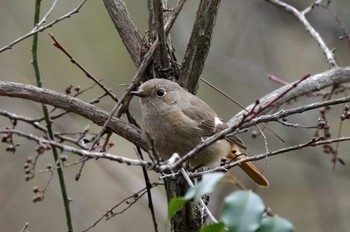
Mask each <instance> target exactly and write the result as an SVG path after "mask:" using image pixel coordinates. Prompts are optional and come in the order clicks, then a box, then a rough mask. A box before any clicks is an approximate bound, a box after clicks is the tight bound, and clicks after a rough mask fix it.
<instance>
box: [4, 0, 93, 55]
mask: <svg viewBox="0 0 350 232" xmlns="http://www.w3.org/2000/svg"><path fill="white" fill-rule="evenodd" d="M86 1H87V0H83V1H82V2H81V3H80V4H79V5H78V6H77V7H76V8H74V9H73V10H72V11H70V12H68V13H67V14H65V15H63V16H61V17H59V18H57V19H55V20H53V21H52V22H50V23H48V24H46V25H45V26H41V27H39V28H36V29H35V30H34V29H32V30H31V31H30V32H28V33H27V34H25V35H23V36H21V37H19V38H17V39H16V40H14V41H13V42H11V43H9V44H8V45H6V46H4V47H2V48H0V53H1V52H3V51H5V50H8V49H11V48H12V47H13V46H14V45H15V44H17V43H19V42H21V41H22V40H25V39H27V38H29V37H31V36H33V35H34V34H36V33H38V32H42V31H44V30H46V29H47V28H49V27H52V26H53V25H55V24H56V23H58V22H60V21H62V20H64V19H67V18H70V17H71V16H72V15H74V14H77V13H78V12H79V11H80V9H81V8H82V7H83V5H84V3H85V2H86ZM34 28H35V27H34Z"/></svg>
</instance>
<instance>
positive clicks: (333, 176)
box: [0, 0, 350, 232]
mask: <svg viewBox="0 0 350 232" xmlns="http://www.w3.org/2000/svg"><path fill="white" fill-rule="evenodd" d="M171 2H174V1H171ZM288 2H289V3H290V4H293V5H294V6H295V7H297V8H298V9H304V8H305V7H306V6H308V5H309V4H312V3H313V1H305V0H294V1H288ZM79 3H80V1H78V0H72V1H59V2H58V4H57V6H56V9H55V10H54V12H53V13H52V14H51V16H50V17H49V19H48V20H47V21H48V22H50V21H52V20H54V19H56V18H57V17H60V16H62V15H64V14H66V13H67V12H68V11H70V10H71V9H73V8H75V7H76V6H77V5H78V4H79ZM126 3H127V6H128V7H129V10H130V14H131V16H132V17H133V19H134V22H135V24H136V25H137V26H138V28H139V30H140V32H141V34H144V32H145V31H146V30H147V12H146V1H138V0H128V1H126ZM34 4H35V2H34V0H31V1H21V0H2V1H1V7H0V47H3V46H5V45H7V44H9V43H10V42H11V41H13V40H15V39H16V38H18V37H20V36H22V35H24V34H25V33H27V32H28V31H30V30H31V29H32V27H33V25H32V24H33V23H32V22H33V14H34ZM50 4H52V1H43V7H42V12H43V13H44V12H46V11H47V10H48V9H49V7H50ZM197 6H198V1H188V2H187V3H186V5H185V7H184V9H183V11H182V13H181V14H180V16H179V18H178V20H177V21H176V23H175V25H174V28H173V30H172V33H171V35H172V39H173V44H174V47H175V48H176V54H177V58H178V60H179V62H181V59H182V57H183V55H184V52H185V49H186V45H187V42H188V40H189V37H190V33H191V29H192V25H193V21H194V17H195V12H196V8H197ZM349 7H350V2H348V1H332V2H331V5H330V6H329V8H328V9H324V8H316V9H314V10H313V11H312V12H311V13H310V14H309V15H308V19H309V20H310V22H311V23H312V25H314V27H315V28H316V29H317V30H318V31H319V32H320V34H321V35H322V37H323V38H324V39H325V42H326V43H327V45H328V46H329V47H330V48H334V49H335V55H336V60H337V62H338V64H339V65H340V66H347V65H349V60H350V54H349V44H348V43H347V42H346V41H340V40H339V36H341V35H342V33H343V29H342V28H341V27H340V26H339V23H338V22H337V20H336V18H335V16H336V17H337V18H338V19H339V21H340V22H341V24H342V27H343V28H345V29H346V30H347V31H350V23H349V22H350V14H349V13H348V10H349ZM43 13H42V15H43ZM48 32H50V33H52V34H54V36H55V37H56V39H57V40H58V41H59V42H60V43H61V44H62V45H63V46H64V47H65V48H66V49H67V50H68V51H69V52H70V53H71V54H72V55H73V56H74V57H75V58H76V59H77V60H78V61H79V62H80V63H81V64H82V65H83V66H84V67H86V68H87V69H88V70H89V71H90V72H91V73H92V74H93V75H95V76H96V77H97V78H98V79H103V83H104V84H105V85H107V86H108V87H109V88H111V89H112V90H113V92H114V93H115V94H117V95H119V96H120V95H121V94H122V93H123V91H124V89H125V87H121V85H122V84H128V83H129V82H130V80H131V78H132V77H133V76H134V73H135V72H136V68H135V66H134V65H133V63H132V61H131V59H130V57H129V55H128V53H127V51H126V49H125V48H124V46H123V44H122V42H121V40H120V39H119V37H118V33H117V32H116V30H115V28H114V25H113V23H112V22H111V20H110V18H109V15H108V13H107V11H106V9H105V7H104V4H103V2H102V1H88V2H87V3H86V4H85V5H84V6H83V8H82V9H81V11H80V12H79V14H76V15H73V16H72V17H71V18H70V19H67V20H64V21H62V22H60V23H58V24H56V25H55V26H54V27H52V28H50V29H48V30H46V31H44V32H43V33H41V34H40V37H39V65H40V69H41V74H42V78H43V84H44V86H45V87H46V88H49V89H53V90H55V91H59V92H64V90H65V88H66V87H67V86H69V85H70V84H72V85H73V86H80V87H81V88H82V89H83V88H87V87H89V86H91V85H92V82H91V81H90V80H88V79H87V78H86V77H85V75H84V74H83V73H82V72H81V71H79V70H78V69H77V68H76V67H75V66H74V65H72V64H71V63H70V61H69V60H68V59H67V57H65V56H64V55H63V54H62V53H61V52H60V51H59V50H58V49H56V48H55V47H53V46H52V42H51V39H50V37H49V36H48ZM31 43H32V39H31V38H29V39H26V40H24V41H22V42H21V43H19V44H17V45H15V46H14V47H13V48H12V49H11V50H7V51H5V52H2V53H0V70H1V75H0V80H2V81H14V82H21V83H26V84H33V85H35V77H34V72H33V67H32V65H31V63H30V62H31ZM327 69H328V65H327V63H326V59H325V58H324V56H323V54H322V51H321V50H320V49H319V47H318V45H317V44H316V42H315V41H314V40H312V39H311V37H310V36H309V35H308V34H307V33H306V32H305V29H304V28H303V26H302V25H301V24H300V23H299V22H298V21H297V20H296V19H295V18H294V17H293V16H291V15H288V14H287V13H285V12H284V11H282V10H280V9H277V8H276V7H274V6H271V5H269V4H268V3H266V2H264V1H262V0H249V1H246V0H236V1H230V0H223V1H222V3H221V6H220V10H219V17H218V19H217V22H216V27H215V30H214V35H213V41H212V47H211V50H210V52H209V56H208V59H207V62H206V66H205V69H204V72H203V75H202V77H203V78H204V79H206V80H208V81H210V82H211V83H213V84H214V85H216V86H217V87H218V88H220V89H221V90H223V91H224V92H226V93H228V94H230V95H231V96H232V97H233V98H235V99H236V100H237V101H239V102H240V103H241V104H242V105H248V104H251V103H252V102H254V101H255V100H256V99H258V98H260V97H262V96H264V95H265V94H267V93H269V92H271V91H272V90H274V89H276V88H278V87H280V85H279V84H277V83H274V82H271V81H269V80H268V79H267V75H268V74H274V75H276V76H278V77H280V78H281V79H283V80H286V81H288V82H292V81H295V80H297V79H299V78H301V77H302V76H304V75H305V74H307V73H311V74H316V73H319V72H323V71H325V70H327ZM101 93H102V91H101V90H100V89H98V88H96V87H95V88H94V89H93V90H90V91H89V92H88V93H86V94H83V95H81V96H80V98H81V99H83V100H86V101H89V100H91V99H94V98H95V97H96V96H98V95H100V94H101ZM198 95H199V96H200V97H201V98H202V99H204V100H205V101H206V102H208V103H209V104H210V105H211V106H212V107H213V108H214V109H215V110H216V111H217V113H218V114H219V115H220V116H222V117H223V118H224V119H225V120H228V119H229V118H231V117H232V116H233V115H235V114H236V113H237V112H238V111H240V108H239V107H238V106H236V105H235V104H233V103H232V102H231V101H229V100H228V99H226V98H225V97H224V96H222V95H221V94H220V93H218V92H217V91H215V90H214V89H212V88H210V87H208V86H207V85H206V84H205V83H203V82H201V83H200V88H199V92H198ZM317 100H320V99H317V98H312V99H305V100H303V101H301V102H299V103H296V104H297V105H301V104H305V103H306V102H313V101H317ZM113 105H114V102H113V101H111V100H108V99H104V100H103V101H101V103H99V104H98V106H99V107H101V108H102V109H104V110H106V111H110V110H111V109H112V107H113ZM285 107H290V106H285ZM0 109H1V110H7V111H9V112H13V113H16V114H19V115H25V116H27V117H32V118H37V117H40V116H41V115H42V113H41V106H40V105H39V104H36V103H33V102H29V101H25V100H19V99H12V98H5V97H1V98H0ZM131 111H132V113H133V114H134V115H135V116H136V117H139V108H138V103H137V102H136V101H133V102H132V104H131ZM342 112H343V108H342V106H338V107H333V108H332V110H331V113H330V114H328V117H329V118H328V119H329V122H330V124H331V132H332V135H333V136H334V137H336V136H337V133H338V128H339V126H340V123H339V115H340V114H341V113H342ZM318 117H319V112H318V111H313V112H307V113H306V114H303V115H300V116H295V117H291V118H289V121H290V122H298V123H300V124H302V125H316V124H317V119H318ZM6 125H10V122H9V120H8V119H6V118H3V117H0V127H3V126H6ZM87 125H89V126H90V127H91V129H90V131H91V132H98V131H99V127H97V126H96V125H93V124H91V123H90V122H89V121H87V120H85V119H84V118H81V117H79V116H76V115H73V114H68V115H66V116H64V117H62V118H60V119H59V120H57V121H55V124H54V126H55V129H56V130H59V131H62V132H67V133H69V132H76V131H82V130H83V128H85V127H86V126H87ZM269 127H270V128H271V129H273V130H274V131H275V132H276V133H278V135H279V136H281V137H282V138H283V139H284V140H285V141H286V143H282V142H281V141H280V140H279V139H278V138H277V137H276V136H274V135H273V134H271V133H269V132H266V136H267V141H268V143H269V149H270V150H274V149H278V148H282V147H285V146H291V145H295V144H298V143H303V142H307V141H309V140H310V139H311V138H312V136H313V134H314V131H313V130H304V129H292V128H286V127H283V126H281V125H280V124H275V123H270V124H269ZM17 129H21V130H23V131H25V132H29V133H34V134H37V135H40V133H39V132H38V131H35V130H33V128H32V127H30V126H28V125H26V124H23V123H20V124H19V125H18V127H17ZM349 129H350V128H349V125H348V123H347V122H345V123H343V125H342V135H347V136H349V132H348V131H349ZM241 137H242V138H243V139H244V141H245V143H246V144H247V145H248V146H249V152H248V153H249V154H251V155H255V154H260V153H263V152H264V151H265V145H264V140H263V138H262V137H261V136H260V137H258V138H256V139H253V138H252V136H251V131H250V132H247V133H246V134H244V135H242V136H241ZM112 141H113V142H114V144H115V146H114V147H113V148H112V149H111V150H110V153H113V154H119V155H124V156H129V157H134V158H135V157H136V156H135V151H134V148H133V146H132V144H130V143H129V142H127V141H125V140H124V139H122V138H120V137H119V136H113V137H112ZM16 142H17V143H20V147H19V148H18V149H17V152H16V153H15V154H11V153H8V152H6V151H5V148H6V147H5V145H4V144H0V154H1V155H0V206H1V207H0V228H1V229H0V231H20V230H21V228H22V227H23V226H24V224H25V223H26V222H29V230H30V231H36V232H43V231H66V222H65V216H64V211H63V205H62V198H61V195H60V190H59V185H58V181H57V176H55V177H54V178H53V181H52V182H51V183H50V185H49V186H48V189H47V191H46V194H45V199H44V200H43V201H42V202H38V203H33V202H32V197H33V196H34V193H33V190H32V189H33V187H34V186H38V187H39V188H40V189H42V188H44V186H45V184H46V183H47V181H48V179H49V177H50V175H49V173H40V170H43V169H45V167H46V166H47V164H50V163H53V158H52V154H51V153H49V152H47V153H45V155H43V156H41V157H40V159H39V162H38V164H37V168H36V171H37V173H36V176H35V178H34V179H33V180H31V181H29V182H26V181H25V180H24V175H25V174H24V168H23V165H24V163H25V161H26V159H27V157H29V156H32V157H33V156H34V155H35V152H34V149H35V147H36V144H35V143H33V142H30V141H27V140H25V139H22V138H17V137H16ZM339 149H340V152H339V156H340V157H341V158H342V159H343V160H344V161H345V162H346V163H350V156H349V143H341V144H340V145H339ZM66 155H68V162H74V161H75V160H77V157H76V156H74V155H72V154H66ZM257 165H258V166H259V168H260V169H261V170H264V174H265V175H266V176H267V177H268V179H269V180H270V187H269V188H267V189H261V188H258V187H256V186H254V184H252V183H251V181H250V180H249V179H248V178H247V177H246V176H244V175H242V173H241V172H240V170H233V172H234V173H235V174H236V175H237V177H238V178H239V179H240V180H241V181H242V182H243V183H245V184H246V185H247V186H248V187H250V188H253V189H254V191H256V192H257V193H258V194H259V195H260V196H261V197H262V198H263V200H264V202H265V204H266V206H268V207H271V208H272V211H273V212H274V213H276V214H278V215H280V216H282V217H285V218H287V219H288V220H290V221H291V222H292V223H293V224H294V226H295V228H296V231H346V230H347V228H349V227H350V221H349V220H348V219H349V218H350V200H349V195H350V184H349V179H350V169H349V166H348V165H345V166H341V165H339V164H338V165H337V166H336V167H335V169H333V165H332V163H331V157H330V156H329V155H326V154H324V153H323V152H322V148H312V149H304V150H300V151H296V152H291V153H287V154H282V155H278V156H275V157H271V158H268V159H266V160H263V161H261V162H258V163H257ZM78 169H79V166H72V167H70V168H66V169H65V178H66V183H67V189H68V193H69V196H70V198H71V199H72V200H73V201H72V202H71V210H72V217H73V221H74V228H75V231H81V230H84V229H86V228H87V227H89V226H90V225H92V224H93V223H94V222H95V221H96V220H97V219H98V218H99V217H101V216H102V215H103V214H104V213H105V212H106V211H107V210H108V209H109V208H111V207H113V206H114V205H115V204H117V203H118V202H119V201H121V200H122V199H124V198H126V197H128V196H130V195H131V194H132V193H134V192H136V191H138V190H140V189H142V188H143V187H144V181H143V179H142V172H141V169H140V168H137V167H126V166H125V165H120V164H117V163H112V162H109V161H103V160H98V161H95V160H94V161H89V162H88V163H87V165H86V166H85V168H84V170H83V173H82V177H81V179H80V180H79V181H78V182H76V181H75V180H74V176H75V174H76V173H77V171H78ZM151 179H152V180H153V181H156V180H157V179H158V175H156V174H154V173H152V174H151ZM233 189H234V187H227V186H225V187H222V188H220V189H218V190H217V191H216V193H215V194H214V196H213V197H212V201H211V207H213V209H215V210H216V211H218V209H220V206H221V200H222V197H223V196H224V195H225V194H227V193H228V192H230V191H232V190H233ZM152 192H153V194H154V200H155V208H156V214H157V217H158V223H159V228H160V231H166V230H169V226H168V225H167V223H166V200H165V196H164V191H163V189H162V187H161V186H160V187H158V188H155V189H153V190H152ZM217 199H219V200H217ZM91 231H145V232H146V231H153V227H152V222H151V216H150V213H149V210H148V208H147V200H146V198H145V197H144V198H142V200H140V201H139V202H138V203H137V204H136V205H134V206H133V207H131V208H130V209H129V210H128V211H126V212H125V213H123V214H122V215H119V216H117V217H114V218H112V219H111V220H109V221H107V222H105V221H102V222H100V223H99V224H98V225H97V226H96V227H95V228H94V229H92V230H91Z"/></svg>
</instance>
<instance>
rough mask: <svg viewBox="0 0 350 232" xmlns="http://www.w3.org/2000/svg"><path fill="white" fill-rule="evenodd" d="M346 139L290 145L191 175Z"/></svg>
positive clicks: (224, 168)
mask: <svg viewBox="0 0 350 232" xmlns="http://www.w3.org/2000/svg"><path fill="white" fill-rule="evenodd" d="M345 141H350V137H340V138H335V139H328V140H319V141H316V140H314V139H313V140H311V141H310V142H306V143H303V144H298V145H295V146H290V147H285V148H282V149H279V150H275V151H270V152H266V153H263V154H259V155H254V156H248V157H245V158H243V159H241V160H238V161H236V162H233V163H230V164H227V165H225V166H221V167H216V168H213V169H211V170H207V171H203V172H198V173H195V174H193V175H190V176H191V177H196V176H200V175H203V174H206V173H213V172H227V171H228V170H229V169H231V168H233V167H235V166H237V165H239V164H241V163H244V162H248V161H257V160H261V159H265V158H266V156H275V155H279V154H283V153H287V152H291V151H296V150H301V149H303V148H307V147H315V146H322V145H325V144H332V143H337V142H345Z"/></svg>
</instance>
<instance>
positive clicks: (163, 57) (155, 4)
mask: <svg viewBox="0 0 350 232" xmlns="http://www.w3.org/2000/svg"><path fill="white" fill-rule="evenodd" d="M147 3H148V12H149V18H148V24H149V37H150V38H149V39H150V40H151V41H154V40H158V48H157V50H156V56H155V57H154V62H153V63H154V64H155V67H154V68H155V71H156V72H155V73H153V75H155V74H156V75H157V76H158V75H162V74H163V72H164V71H165V72H167V71H169V69H170V66H171V64H170V60H169V57H170V56H169V55H168V54H169V49H168V48H169V47H170V46H171V45H170V44H168V42H169V40H167V39H166V38H167V35H166V33H165V28H164V8H163V0H148V1H147ZM159 71H160V72H159ZM168 76H169V75H166V76H164V77H165V78H168Z"/></svg>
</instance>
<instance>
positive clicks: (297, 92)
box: [228, 67, 350, 126]
mask: <svg viewBox="0 0 350 232" xmlns="http://www.w3.org/2000/svg"><path fill="white" fill-rule="evenodd" d="M349 82H350V67H344V68H341V67H338V68H334V69H331V70H328V71H326V72H323V73H319V74H316V75H313V76H310V77H309V78H308V79H307V80H305V81H303V82H302V83H300V84H299V85H298V86H296V87H295V88H293V90H292V91H290V92H289V93H287V94H286V95H284V96H282V97H281V98H279V99H278V101H276V102H275V103H274V105H273V107H271V108H269V110H272V109H278V107H280V106H281V105H282V104H284V103H287V102H289V101H291V100H295V99H296V98H298V97H301V96H304V95H307V94H309V93H312V92H315V91H319V90H321V89H324V88H326V87H329V86H338V85H340V84H343V83H349ZM294 84H295V82H293V83H290V84H288V85H285V86H282V87H280V88H278V89H276V90H275V91H273V92H271V93H269V94H267V95H266V96H264V97H262V98H260V99H259V106H260V107H264V106H266V105H267V104H269V103H270V102H271V101H272V100H273V99H275V98H276V96H278V95H280V94H281V93H282V92H284V91H286V90H287V89H289V88H291V86H293V85H294ZM253 107H255V104H251V105H249V106H248V107H246V110H242V111H240V112H239V113H238V114H236V115H235V116H234V117H232V118H231V119H230V120H229V122H228V124H229V125H230V126H233V125H237V124H238V123H239V122H241V120H242V118H243V116H244V115H245V114H247V113H246V112H247V111H251V109H252V108H253ZM265 113H267V111H265Z"/></svg>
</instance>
